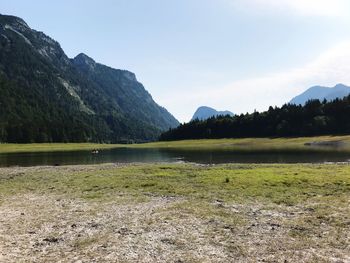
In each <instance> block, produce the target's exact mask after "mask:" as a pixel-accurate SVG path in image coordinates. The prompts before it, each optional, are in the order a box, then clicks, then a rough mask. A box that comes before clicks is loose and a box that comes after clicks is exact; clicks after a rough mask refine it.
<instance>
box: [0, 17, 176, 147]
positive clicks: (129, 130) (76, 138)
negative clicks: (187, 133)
mask: <svg viewBox="0 0 350 263" xmlns="http://www.w3.org/2000/svg"><path fill="white" fill-rule="evenodd" d="M0 109H1V110H0V143H1V142H85V141H92V142H127V141H130V140H133V141H147V140H154V139H156V138H157V137H158V135H159V134H160V133H161V132H162V131H164V130H167V129H169V128H174V127H176V126H177V125H178V124H179V122H178V121H177V120H176V119H175V118H174V117H173V116H172V115H171V114H170V113H169V112H168V111H167V110H166V109H165V108H163V107H160V106H159V105H158V104H156V103H155V102H154V100H153V99H152V97H151V95H150V94H149V93H148V92H147V91H146V90H145V88H144V87H143V85H142V84H141V83H140V82H138V81H137V79H136V76H135V74H134V73H132V72H129V71H126V70H119V69H113V68H110V67H107V66H105V65H102V64H99V63H96V62H95V61H94V60H93V59H92V58H90V57H88V56H87V55H85V54H79V55H78V56H76V57H75V58H74V59H70V58H68V57H67V55H66V54H65V53H64V51H63V50H62V48H61V46H60V44H59V43H58V42H56V41H55V40H53V39H51V38H50V37H49V36H47V35H45V34H44V33H42V32H38V31H35V30H33V29H31V28H30V27H29V26H28V25H27V24H26V23H25V22H24V21H23V20H22V19H21V18H18V17H14V16H5V15H0Z"/></svg>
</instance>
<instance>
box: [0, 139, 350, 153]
mask: <svg viewBox="0 0 350 263" xmlns="http://www.w3.org/2000/svg"><path fill="white" fill-rule="evenodd" d="M310 142H342V144H341V146H339V147H330V146H306V145H305V143H310ZM121 147H127V148H137V149H142V148H148V149H149V148H160V149H174V150H175V149H176V150H229V151H236V152H250V151H253V152H259V151H268V152H273V151H277V152H282V151H283V152H297V151H308V152H312V151H314V152H315V151H316V152H318V151H338V152H350V136H320V137H300V138H275V139H270V138H246V139H213V140H185V141H172V142H153V143H145V144H132V145H121V144H91V143H67V144H63V143H53V144H47V143H45V144H0V153H19V152H52V151H85V150H86V151H88V150H92V149H101V150H103V149H113V148H121Z"/></svg>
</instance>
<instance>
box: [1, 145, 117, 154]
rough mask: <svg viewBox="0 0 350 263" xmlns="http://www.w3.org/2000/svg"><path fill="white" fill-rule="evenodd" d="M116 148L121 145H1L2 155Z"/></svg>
mask: <svg viewBox="0 0 350 263" xmlns="http://www.w3.org/2000/svg"><path fill="white" fill-rule="evenodd" d="M116 147H121V145H115V144H96V143H32V144H14V143H8V144H0V153H26V152H28V153H29V152H63V151H91V150H93V149H112V148H116Z"/></svg>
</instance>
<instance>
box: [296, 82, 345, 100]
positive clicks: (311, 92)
mask: <svg viewBox="0 0 350 263" xmlns="http://www.w3.org/2000/svg"><path fill="white" fill-rule="evenodd" d="M349 94H350V87H348V86H345V85H343V84H338V85H336V86H334V87H333V88H329V87H322V86H315V87H312V88H310V89H308V90H306V91H305V92H303V93H302V94H300V95H298V96H296V97H295V98H293V99H292V100H291V101H290V103H291V104H296V105H299V104H301V105H304V104H305V103H306V102H307V101H308V100H312V99H313V100H314V99H318V100H320V101H323V100H324V99H326V100H327V101H331V100H334V99H337V98H338V99H342V98H344V97H346V96H348V95H349Z"/></svg>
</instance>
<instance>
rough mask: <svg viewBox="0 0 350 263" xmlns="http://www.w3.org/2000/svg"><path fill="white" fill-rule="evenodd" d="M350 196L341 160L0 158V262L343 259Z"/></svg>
mask: <svg viewBox="0 0 350 263" xmlns="http://www.w3.org/2000/svg"><path fill="white" fill-rule="evenodd" d="M349 203H350V166H349V165H346V164H341V165H340V164H339V165H335V164H332V165H326V164H322V165H321V164H317V165H316V164H314V165H313V164H304V165H301V164H293V165H277V164H276V165H250V164H244V165H239V164H227V165H216V166H207V165H194V164H147V165H146V164H130V165H121V164H120V165H117V164H104V165H91V166H63V167H31V168H19V167H18V168H0V224H1V225H2V227H1V228H0V251H1V252H0V261H4V262H18V260H19V261H20V260H24V261H26V260H28V261H30V260H32V261H35V262H48V261H55V260H56V261H57V259H60V260H61V261H62V262H72V261H77V260H78V261H79V260H80V261H83V262H85V261H87V262H89V261H92V260H97V261H98V262H110V261H111V260H114V261H115V260H117V261H118V262H156V261H157V262H233V261H235V262H236V261H239V262H258V261H265V262H276V261H277V262H281V261H282V262H333V261H337V262H347V261H349V260H350V254H349V245H350V240H349V238H350V235H349V234H350V231H349V224H350V206H349ZM14 248H16V249H14ZM24 261H23V262H24Z"/></svg>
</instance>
